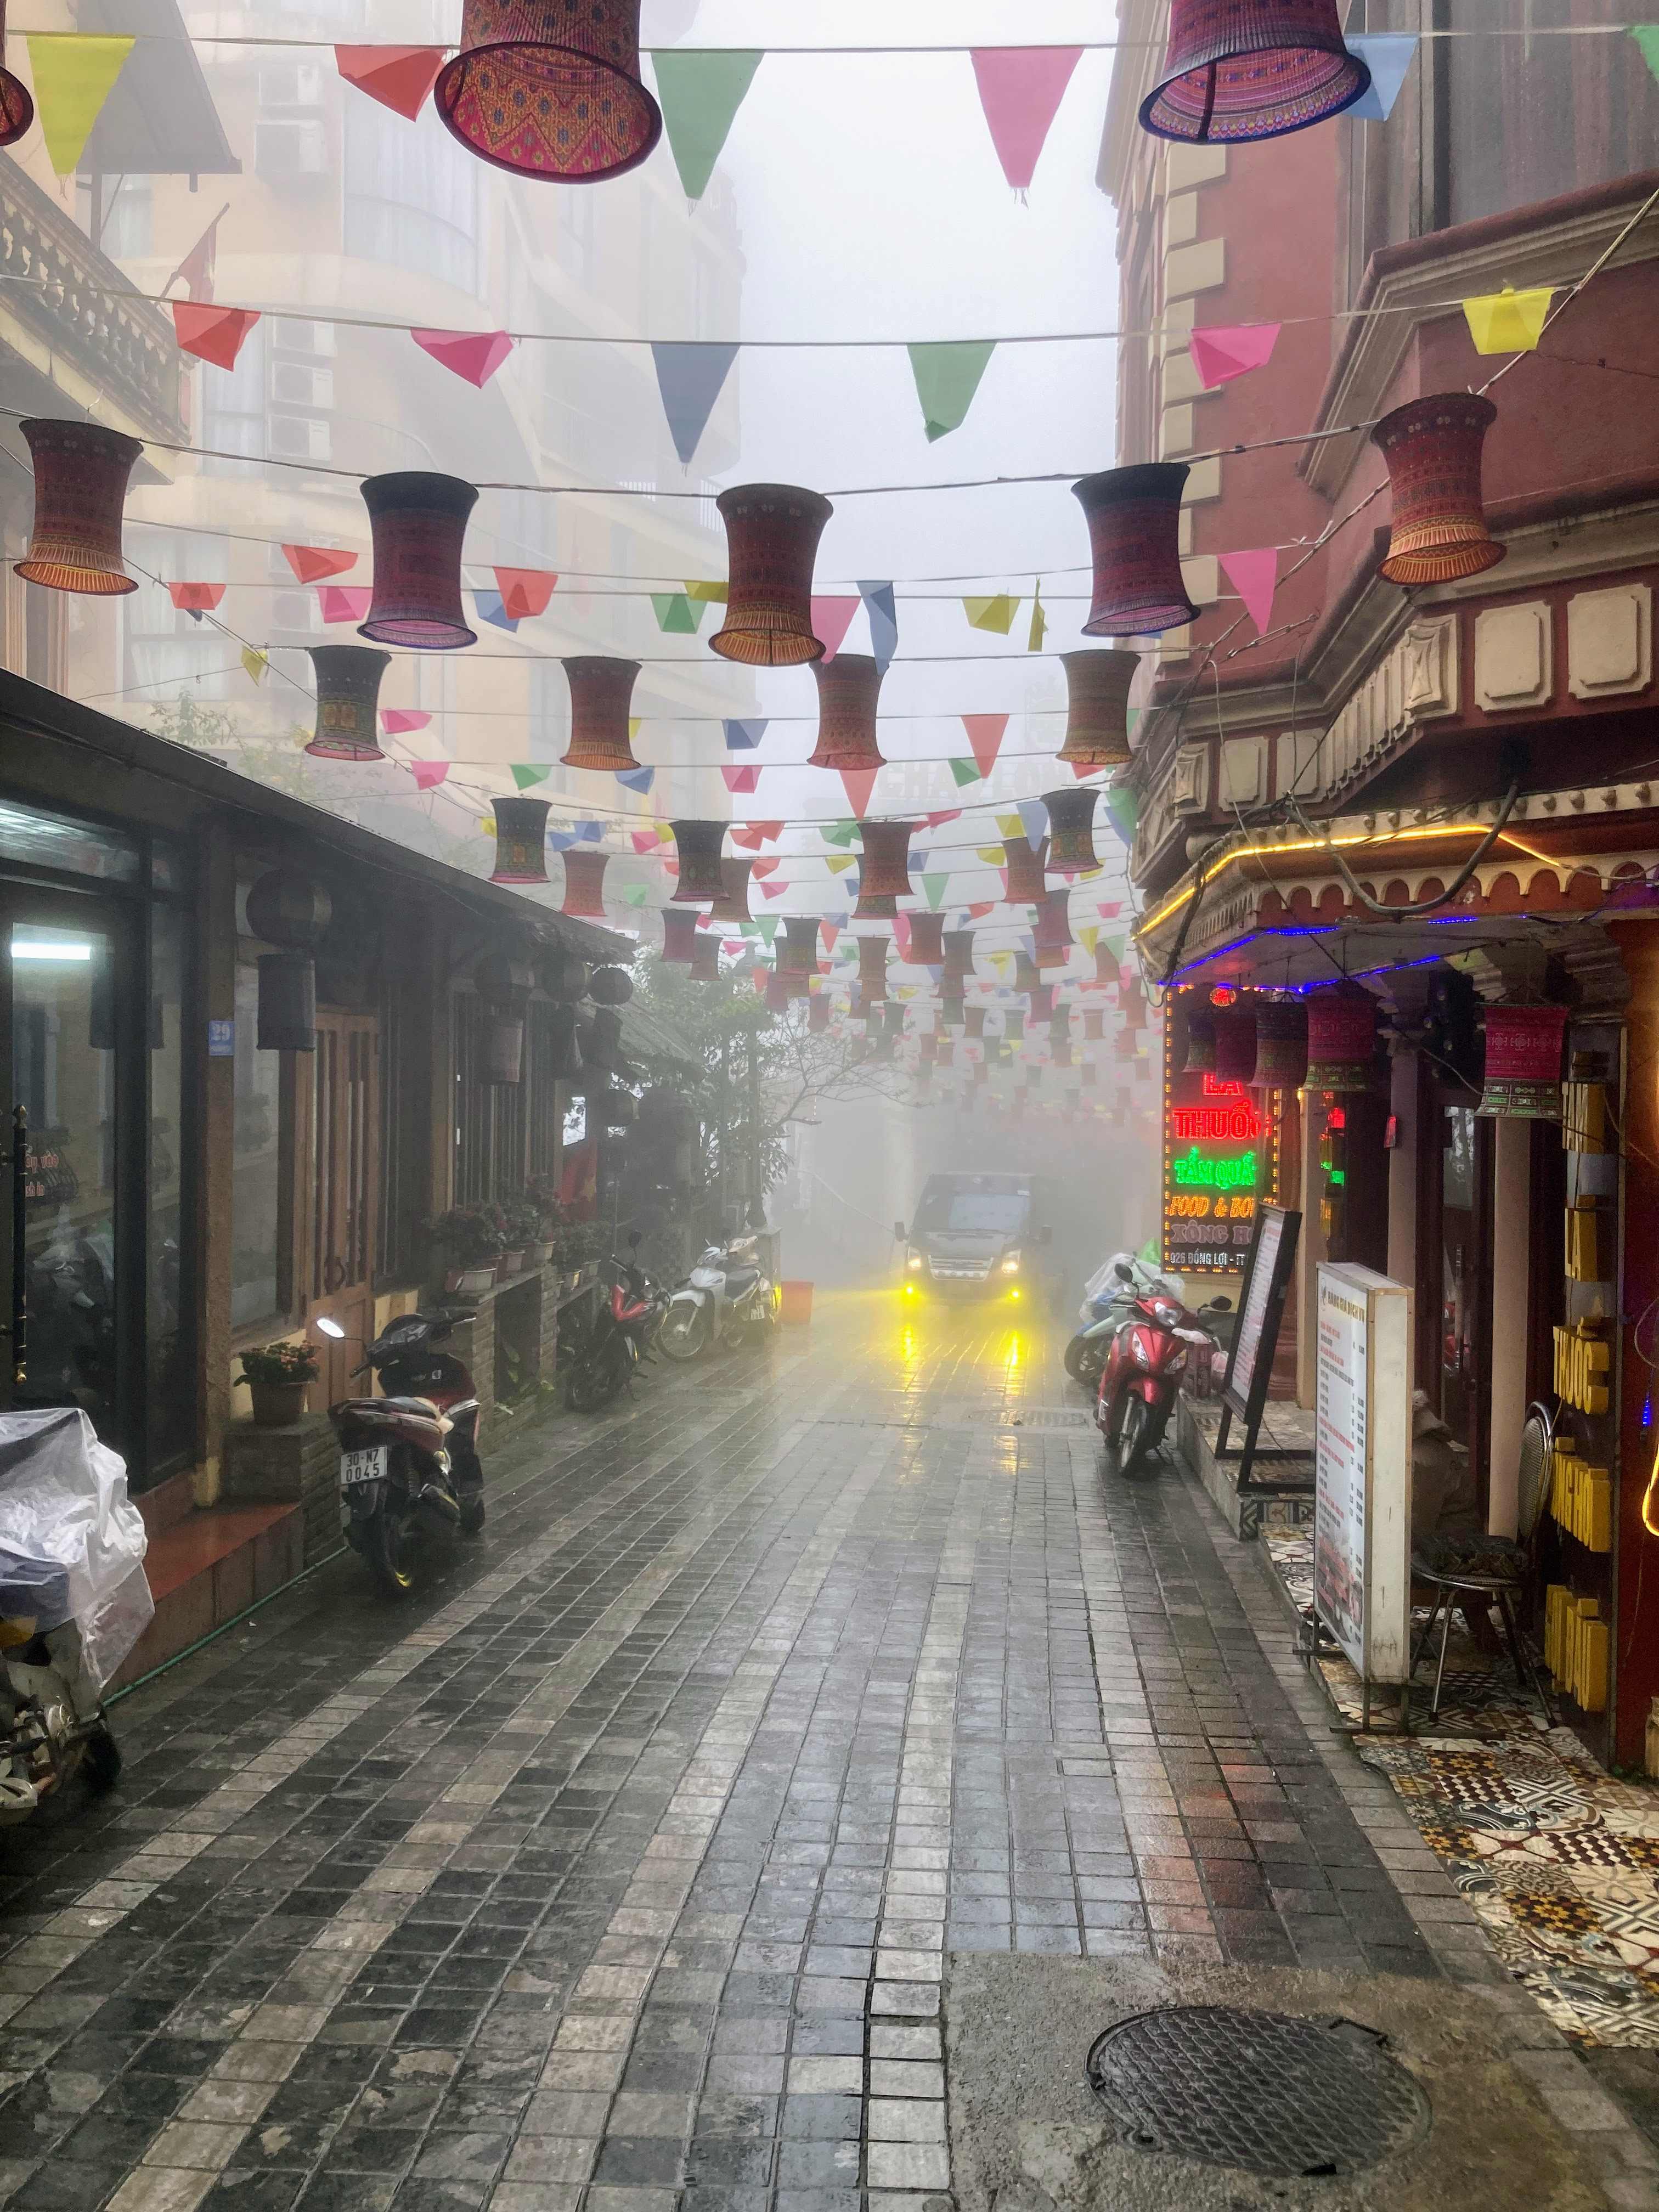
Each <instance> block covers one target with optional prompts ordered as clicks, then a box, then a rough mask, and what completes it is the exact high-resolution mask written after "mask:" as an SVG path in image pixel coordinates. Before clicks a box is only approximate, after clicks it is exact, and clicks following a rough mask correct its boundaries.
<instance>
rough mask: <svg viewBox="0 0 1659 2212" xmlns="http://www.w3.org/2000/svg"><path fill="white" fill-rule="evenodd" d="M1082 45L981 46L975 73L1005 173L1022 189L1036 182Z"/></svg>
mask: <svg viewBox="0 0 1659 2212" xmlns="http://www.w3.org/2000/svg"><path fill="white" fill-rule="evenodd" d="M1082 54H1083V49H1082V47H1081V46H976V47H975V48H974V49H973V60H974V76H975V80H976V81H977V82H978V85H979V104H980V106H981V107H982V108H983V109H984V111H985V120H986V122H987V124H988V125H990V129H991V143H992V144H993V145H994V147H995V148H996V149H997V159H998V161H1000V162H1001V164H1002V173H1003V175H1004V176H1005V177H1006V178H1007V179H1008V182H1009V183H1010V184H1011V185H1012V186H1013V188H1014V190H1015V191H1017V192H1023V191H1024V190H1025V188H1026V186H1027V185H1029V184H1030V181H1031V177H1032V174H1033V173H1034V171H1035V170H1036V165H1037V156H1038V155H1039V154H1041V153H1042V142H1043V140H1044V139H1045V138H1046V137H1048V126H1049V125H1050V124H1051V123H1052V122H1053V121H1054V114H1055V112H1056V110H1057V109H1058V108H1059V106H1060V100H1061V99H1062V98H1063V97H1064V95H1065V91H1066V86H1067V85H1068V84H1069V83H1070V82H1071V81H1072V71H1073V70H1074V69H1075V68H1076V67H1077V65H1078V63H1079V60H1080V59H1081V58H1082Z"/></svg>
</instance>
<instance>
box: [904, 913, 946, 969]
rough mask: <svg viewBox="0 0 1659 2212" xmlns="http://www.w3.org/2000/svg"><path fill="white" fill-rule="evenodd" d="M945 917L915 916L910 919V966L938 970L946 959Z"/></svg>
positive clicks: (931, 915)
mask: <svg viewBox="0 0 1659 2212" xmlns="http://www.w3.org/2000/svg"><path fill="white" fill-rule="evenodd" d="M944 940H945V916H944V915H942V914H913V915H911V917H910V952H909V960H910V965H911V966H912V967H913V968H937V967H938V966H939V963H941V962H942V961H943V959H944V958H945V942H944Z"/></svg>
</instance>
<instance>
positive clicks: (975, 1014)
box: [968, 1006, 989, 1037]
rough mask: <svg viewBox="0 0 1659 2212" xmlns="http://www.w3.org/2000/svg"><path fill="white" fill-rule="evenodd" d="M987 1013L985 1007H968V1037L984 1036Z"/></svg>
mask: <svg viewBox="0 0 1659 2212" xmlns="http://www.w3.org/2000/svg"><path fill="white" fill-rule="evenodd" d="M988 1011H989V1009H988V1008H987V1007H985V1006H969V1009H968V1035H969V1036H970V1037H982V1036H984V1034H985V1017H986V1014H987V1012H988Z"/></svg>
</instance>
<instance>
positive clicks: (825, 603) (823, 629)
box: [812, 596, 860, 660]
mask: <svg viewBox="0 0 1659 2212" xmlns="http://www.w3.org/2000/svg"><path fill="white" fill-rule="evenodd" d="M859 605H860V602H859V600H858V599H842V598H829V599H818V598H817V597H816V596H815V597H814V599H813V601H812V635H813V636H814V637H815V638H817V641H818V642H819V644H820V645H822V646H823V657H824V659H826V660H833V659H835V657H836V654H837V653H839V652H840V651H841V648H842V645H843V644H844V643H845V641H846V638H847V633H848V629H850V628H851V627H852V622H853V617H854V615H855V614H856V613H857V612H858V611H859Z"/></svg>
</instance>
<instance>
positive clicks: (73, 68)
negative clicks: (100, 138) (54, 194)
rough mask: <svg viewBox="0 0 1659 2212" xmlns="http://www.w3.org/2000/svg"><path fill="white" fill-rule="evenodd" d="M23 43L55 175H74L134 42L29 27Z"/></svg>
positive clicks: (49, 158)
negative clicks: (35, 29)
mask: <svg viewBox="0 0 1659 2212" xmlns="http://www.w3.org/2000/svg"><path fill="white" fill-rule="evenodd" d="M24 44H25V45H26V46H27V47H28V50H29V68H30V70H31V71H32V72H33V77H34V105H35V109H36V112H38V114H39V115H40V130H41V134H42V136H43V137H45V139H46V156H47V159H48V160H49V161H51V163H52V169H53V171H54V173H56V174H57V175H58V176H60V177H70V176H73V175H74V173H75V172H76V169H78V168H79V167H80V166H81V156H82V154H83V153H84V152H85V150H86V143H87V140H88V138H89V137H91V136H92V126H93V125H94V123H95V122H96V121H97V120H98V117H99V114H100V112H101V110H102V108H103V105H104V102H105V101H106V100H107V99H108V98H109V96H110V94H111V93H112V92H113V91H114V89H115V80H116V78H117V77H118V76H120V74H121V71H122V70H123V68H124V67H125V64H126V58H127V56H128V55H129V54H130V53H131V52H132V49H133V44H134V42H133V40H131V39H106V38H91V37H86V36H83V35H82V34H81V33H75V34H73V35H65V36H60V35H59V34H58V33H57V32H55V31H31V32H29V33H28V34H27V38H26V39H25V40H24Z"/></svg>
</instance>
